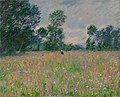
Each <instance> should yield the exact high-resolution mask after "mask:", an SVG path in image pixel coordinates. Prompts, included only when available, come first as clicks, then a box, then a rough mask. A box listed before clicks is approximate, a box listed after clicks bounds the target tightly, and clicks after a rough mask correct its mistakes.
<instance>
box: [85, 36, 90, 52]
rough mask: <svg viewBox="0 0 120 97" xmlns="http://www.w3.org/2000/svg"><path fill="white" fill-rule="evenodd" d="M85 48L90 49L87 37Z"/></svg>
mask: <svg viewBox="0 0 120 97" xmlns="http://www.w3.org/2000/svg"><path fill="white" fill-rule="evenodd" d="M86 49H87V50H89V49H90V38H88V39H87V41H86Z"/></svg>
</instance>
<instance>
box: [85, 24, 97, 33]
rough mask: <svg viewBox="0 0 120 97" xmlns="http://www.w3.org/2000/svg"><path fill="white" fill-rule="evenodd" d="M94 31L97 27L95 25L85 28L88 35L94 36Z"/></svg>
mask: <svg viewBox="0 0 120 97" xmlns="http://www.w3.org/2000/svg"><path fill="white" fill-rule="evenodd" d="M96 31H97V27H96V26H95V25H90V26H89V27H88V28H87V34H89V35H94V34H95V32H96Z"/></svg>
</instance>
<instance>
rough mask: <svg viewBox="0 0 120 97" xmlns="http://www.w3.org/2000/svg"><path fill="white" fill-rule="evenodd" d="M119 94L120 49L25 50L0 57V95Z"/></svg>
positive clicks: (114, 96) (83, 96)
mask: <svg viewBox="0 0 120 97" xmlns="http://www.w3.org/2000/svg"><path fill="white" fill-rule="evenodd" d="M71 96H72V97H120V52H117V51H114V52H105V51H104V52H89V51H71V52H65V53H64V55H61V54H60V52H28V53H26V54H23V55H17V56H6V57H1V58H0V97H71Z"/></svg>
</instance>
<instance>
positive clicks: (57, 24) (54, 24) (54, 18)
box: [44, 10, 66, 51]
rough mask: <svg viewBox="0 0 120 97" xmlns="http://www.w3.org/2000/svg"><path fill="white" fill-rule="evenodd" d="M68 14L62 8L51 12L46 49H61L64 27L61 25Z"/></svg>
mask: <svg viewBox="0 0 120 97" xmlns="http://www.w3.org/2000/svg"><path fill="white" fill-rule="evenodd" d="M65 19H66V16H65V15H64V12H63V11H62V10H56V11H54V12H53V13H51V14H50V16H49V20H50V24H49V25H48V27H47V34H48V35H47V39H46V40H47V41H46V42H45V47H44V48H45V50H49V51H56V50H60V49H61V47H62V46H63V45H64V43H63V41H62V40H63V38H64V34H63V29H62V28H61V26H62V25H63V23H64V22H65Z"/></svg>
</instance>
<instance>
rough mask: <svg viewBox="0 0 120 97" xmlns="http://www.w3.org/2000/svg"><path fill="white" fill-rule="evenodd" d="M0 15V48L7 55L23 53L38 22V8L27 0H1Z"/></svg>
mask: <svg viewBox="0 0 120 97" xmlns="http://www.w3.org/2000/svg"><path fill="white" fill-rule="evenodd" d="M1 5H2V6H1ZM0 13H1V15H0V24H1V25H0V34H1V47H2V48H3V49H4V51H6V52H7V53H12V52H16V51H20V52H21V51H24V50H25V49H26V47H27V46H28V45H29V44H30V43H31V38H32V33H33V32H34V30H33V29H34V28H35V26H36V25H37V24H38V23H39V22H40V11H39V10H38V7H37V6H36V5H31V4H30V3H29V0H2V1H0Z"/></svg>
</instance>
